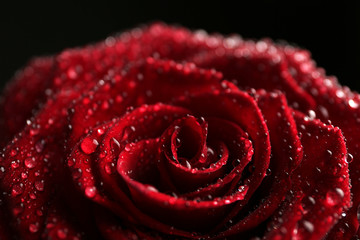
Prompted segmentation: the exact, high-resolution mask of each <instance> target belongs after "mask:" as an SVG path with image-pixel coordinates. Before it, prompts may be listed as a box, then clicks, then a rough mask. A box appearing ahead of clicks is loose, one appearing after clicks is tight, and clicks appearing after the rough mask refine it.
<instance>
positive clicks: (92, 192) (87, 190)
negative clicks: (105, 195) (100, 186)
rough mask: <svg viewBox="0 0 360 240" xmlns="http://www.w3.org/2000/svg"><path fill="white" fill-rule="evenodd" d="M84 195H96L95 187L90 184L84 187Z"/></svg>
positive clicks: (91, 196) (90, 196) (89, 196)
mask: <svg viewBox="0 0 360 240" xmlns="http://www.w3.org/2000/svg"><path fill="white" fill-rule="evenodd" d="M85 195H86V196H87V197H88V198H93V197H95V195H96V187H94V186H92V187H86V188H85Z"/></svg>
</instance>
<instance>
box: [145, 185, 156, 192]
mask: <svg viewBox="0 0 360 240" xmlns="http://www.w3.org/2000/svg"><path fill="white" fill-rule="evenodd" d="M146 189H147V190H149V191H151V192H159V191H158V190H157V189H156V188H155V187H154V186H151V185H148V186H146Z"/></svg>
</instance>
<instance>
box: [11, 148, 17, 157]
mask: <svg viewBox="0 0 360 240" xmlns="http://www.w3.org/2000/svg"><path fill="white" fill-rule="evenodd" d="M16 154H17V151H16V150H15V149H12V150H11V151H10V155H11V156H12V157H14V156H16Z"/></svg>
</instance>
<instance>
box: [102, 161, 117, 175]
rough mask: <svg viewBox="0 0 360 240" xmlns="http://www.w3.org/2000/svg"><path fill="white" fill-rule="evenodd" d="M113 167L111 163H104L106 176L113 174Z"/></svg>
mask: <svg viewBox="0 0 360 240" xmlns="http://www.w3.org/2000/svg"><path fill="white" fill-rule="evenodd" d="M114 166H115V164H114V163H111V162H108V163H106V164H105V166H104V169H105V172H106V173H107V174H112V173H114V172H115V169H114Z"/></svg>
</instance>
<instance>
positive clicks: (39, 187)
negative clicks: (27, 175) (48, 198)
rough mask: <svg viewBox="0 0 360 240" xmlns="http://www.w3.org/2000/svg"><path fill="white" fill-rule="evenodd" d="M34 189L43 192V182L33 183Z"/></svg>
mask: <svg viewBox="0 0 360 240" xmlns="http://www.w3.org/2000/svg"><path fill="white" fill-rule="evenodd" d="M35 188H36V189H37V190H38V191H44V180H41V181H36V182H35Z"/></svg>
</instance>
